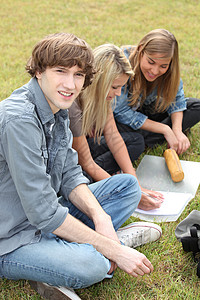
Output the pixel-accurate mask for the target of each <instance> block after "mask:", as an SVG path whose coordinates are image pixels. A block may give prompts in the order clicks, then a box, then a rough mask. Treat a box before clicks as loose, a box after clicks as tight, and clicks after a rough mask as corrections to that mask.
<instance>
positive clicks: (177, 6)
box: [0, 0, 200, 300]
mask: <svg viewBox="0 0 200 300" xmlns="http://www.w3.org/2000/svg"><path fill="white" fill-rule="evenodd" d="M0 6H1V9H0V20H1V23H0V30H1V33H2V34H1V35H0V45H1V56H0V66H1V68H0V82H1V89H0V90H1V100H2V99H4V98H6V97H7V96H8V95H10V93H11V92H12V91H13V90H14V89H16V88H18V87H19V86H21V85H22V84H24V83H26V82H27V81H28V79H29V77H28V75H27V74H26V73H25V70H24V65H25V62H26V61H27V60H28V58H29V56H30V53H31V50H32V48H33V46H34V44H35V43H36V42H37V41H38V40H40V39H41V38H42V37H44V36H45V35H47V34H49V33H53V32H60V31H65V32H72V33H74V34H76V35H77V36H79V37H82V38H84V39H85V40H86V41H87V42H88V43H89V44H90V45H91V47H95V46H97V45H99V44H102V43H107V42H110V43H114V44H116V45H119V46H120V45H123V44H136V43H137V42H138V41H139V40H140V38H141V37H142V36H143V35H144V34H146V33H147V32H148V31H150V30H152V29H155V28H166V29H168V30H170V31H172V32H173V33H174V34H175V36H176V37H177V39H178V41H179V49H180V61H181V77H182V79H183V82H184V90H185V94H186V95H187V96H188V97H197V98H200V84H199V76H200V52H199V32H200V23H199V15H200V2H199V1H198V0H193V1H190V0H168V1H165V0H160V1H158V0H140V1H136V0H117V1H115V0H98V1H93V0H82V1H81V2H80V1H78V0H68V1H65V0H48V1H47V0H43V1H41V0H15V1H12V0H1V2H0ZM199 136H200V124H198V125H196V126H195V127H194V128H193V129H192V131H191V133H190V135H189V138H190V141H191V147H190V149H189V150H188V151H187V153H185V154H184V155H182V156H181V159H184V160H192V161H200V138H199ZM164 148H165V145H163V146H162V147H161V146H159V147H157V148H155V149H153V150H149V149H147V150H146V152H145V154H152V155H158V156H162V153H163V149H164ZM137 163H139V161H138V162H137ZM193 209H198V210H199V209H200V189H199V190H198V192H197V194H196V197H195V199H193V200H192V201H191V202H190V203H189V205H188V206H187V207H186V209H185V210H184V212H183V213H182V215H181V217H180V218H179V219H178V221H176V222H170V223H162V224H161V227H162V230H163V236H162V238H161V239H160V240H159V241H158V242H156V243H152V244H148V245H145V246H143V247H140V248H138V250H139V251H141V252H143V253H144V254H145V255H146V256H147V257H148V258H149V259H150V260H151V262H152V263H153V265H154V272H153V273H152V274H150V275H149V276H147V275H145V276H144V277H141V278H137V279H135V278H133V277H130V276H128V275H127V274H125V273H124V272H123V271H121V270H117V271H116V272H115V275H114V277H113V279H111V280H104V281H103V282H101V283H99V284H96V285H94V286H91V287H90V288H88V289H81V290H78V291H77V294H78V295H79V296H80V297H81V298H82V299H84V300H86V299H88V300H89V299H93V300H97V299H98V300H105V299H106V300H107V299H113V300H114V299H118V300H125V299H126V300H127V299H135V300H142V299H145V300H147V299H151V300H152V299H159V300H160V299H161V300H167V299H200V296H199V287H200V281H199V279H198V277H197V276H196V264H195V263H194V262H193V259H192V257H191V255H190V254H188V253H184V252H183V250H182V248H181V244H180V243H179V242H177V240H176V238H175V235H174V230H175V228H176V226H177V224H178V223H179V222H180V221H181V220H182V219H183V218H185V217H186V216H187V215H188V213H189V212H190V211H191V210H193ZM134 220H135V219H134V218H131V219H130V220H129V221H134ZM0 299H1V300H17V299H20V300H21V299H31V300H39V299H42V298H41V297H40V296H39V295H38V294H37V293H35V292H34V291H33V290H32V289H31V288H30V286H29V284H28V283H27V282H26V281H24V280H20V281H11V280H0Z"/></svg>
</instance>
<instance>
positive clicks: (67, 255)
mask: <svg viewBox="0 0 200 300" xmlns="http://www.w3.org/2000/svg"><path fill="white" fill-rule="evenodd" d="M89 188H90V190H91V191H92V192H93V194H94V195H95V197H96V198H97V199H98V201H99V203H100V204H101V206H102V207H103V209H104V210H105V211H106V212H107V213H108V214H109V215H110V216H111V218H112V221H113V225H114V228H115V230H117V229H118V228H119V227H120V226H121V225H122V224H123V223H124V222H125V221H126V220H127V219H128V218H129V217H130V216H131V214H132V213H133V211H134V210H135V209H136V207H137V206H138V203H139V201H140V197H141V191H140V188H139V185H138V182H137V180H136V178H135V177H134V176H132V175H129V174H120V175H115V176H112V177H110V178H107V179H104V180H102V181H99V182H96V183H94V184H91V185H89ZM60 202H61V203H62V204H63V205H65V206H67V207H68V209H69V212H70V214H72V215H73V216H74V217H76V218H78V219H80V220H81V221H82V222H84V223H85V224H86V225H88V226H90V227H91V228H94V224H93V222H92V221H91V220H90V219H89V218H88V217H87V216H86V215H84V214H83V213H82V212H81V211H79V210H78V209H77V208H76V207H75V206H74V205H73V204H72V203H71V202H70V201H66V200H65V199H64V198H63V197H61V199H60ZM109 269H110V261H109V260H108V259H107V258H105V257H104V256H103V255H102V254H101V253H99V252H98V251H96V249H94V248H93V246H91V245H89V244H77V243H69V242H67V241H65V240H62V239H60V238H59V237H57V236H55V235H53V234H45V233H42V236H41V238H40V241H39V242H38V243H36V244H31V243H30V244H29V245H25V246H23V247H20V248H19V249H17V250H15V251H13V252H11V253H8V254H5V255H3V256H1V257H0V277H2V278H4V277H5V278H9V279H14V280H18V279H22V278H23V279H28V280H36V281H42V282H47V283H49V284H52V285H57V286H68V287H72V288H74V289H77V288H83V287H87V286H89V285H92V284H94V283H96V282H99V281H101V280H103V279H104V278H109V277H112V275H107V273H108V271H109Z"/></svg>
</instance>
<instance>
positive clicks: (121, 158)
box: [104, 111, 163, 210]
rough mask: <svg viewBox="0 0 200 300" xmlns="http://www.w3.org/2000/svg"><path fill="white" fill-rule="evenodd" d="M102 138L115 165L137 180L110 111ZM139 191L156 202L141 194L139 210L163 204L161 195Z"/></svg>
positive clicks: (149, 191)
mask: <svg viewBox="0 0 200 300" xmlns="http://www.w3.org/2000/svg"><path fill="white" fill-rule="evenodd" d="M104 137H105V139H106V143H107V145H108V147H109V149H110V151H111V152H112V154H113V156H114V158H115V160H116V162H117V164H118V165H119V167H120V168H121V170H122V171H123V173H128V174H132V175H133V176H135V177H136V178H137V176H136V172H135V169H134V168H133V165H132V162H131V159H130V157H129V154H128V150H127V148H126V144H125V143H124V140H123V139H122V137H121V135H120V133H119V131H118V129H117V126H116V123H115V120H114V116H113V112H112V111H110V114H109V116H108V121H107V122H106V125H105V127H104ZM139 184H140V183H139ZM140 187H141V186H140ZM141 190H142V191H144V192H146V193H147V194H149V195H151V196H153V197H154V198H157V200H153V199H152V198H151V197H148V196H146V195H144V194H142V197H141V200H140V203H139V205H138V207H139V208H141V209H144V210H150V209H154V208H158V207H160V205H161V203H162V202H163V195H162V194H161V193H158V192H154V191H151V190H146V189H143V188H142V187H141Z"/></svg>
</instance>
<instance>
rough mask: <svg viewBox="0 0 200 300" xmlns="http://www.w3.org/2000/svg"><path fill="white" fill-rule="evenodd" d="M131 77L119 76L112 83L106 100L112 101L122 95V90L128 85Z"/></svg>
mask: <svg viewBox="0 0 200 300" xmlns="http://www.w3.org/2000/svg"><path fill="white" fill-rule="evenodd" d="M128 78H129V76H128V75H127V74H121V75H119V76H118V77H117V78H116V79H115V80H114V81H113V83H112V85H111V88H110V90H109V92H108V95H107V97H106V100H112V99H113V98H115V97H116V96H120V95H121V89H122V87H123V85H125V84H126V83H127V80H128Z"/></svg>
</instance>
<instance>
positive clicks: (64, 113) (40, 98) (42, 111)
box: [27, 78, 68, 124]
mask: <svg viewBox="0 0 200 300" xmlns="http://www.w3.org/2000/svg"><path fill="white" fill-rule="evenodd" d="M27 88H28V89H29V90H30V92H31V93H32V95H33V97H32V99H31V102H32V103H33V104H34V105H35V106H36V109H37V113H38V115H39V118H40V120H41V122H42V124H46V123H48V122H51V123H54V114H53V112H52V110H51V107H50V105H49V103H48V102H47V100H46V98H45V96H44V93H43V92H42V90H41V88H40V86H39V84H38V81H37V79H36V78H32V79H31V80H30V81H29V82H28V83H27ZM56 115H59V116H61V117H62V118H63V119H64V120H66V119H67V117H68V110H67V109H65V110H59V111H58V112H57V113H56Z"/></svg>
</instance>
